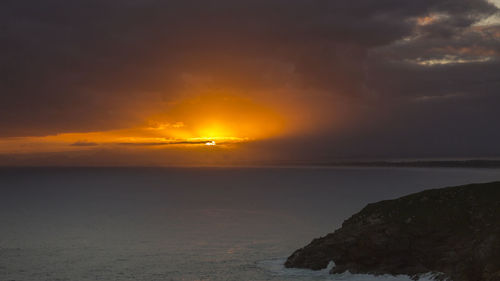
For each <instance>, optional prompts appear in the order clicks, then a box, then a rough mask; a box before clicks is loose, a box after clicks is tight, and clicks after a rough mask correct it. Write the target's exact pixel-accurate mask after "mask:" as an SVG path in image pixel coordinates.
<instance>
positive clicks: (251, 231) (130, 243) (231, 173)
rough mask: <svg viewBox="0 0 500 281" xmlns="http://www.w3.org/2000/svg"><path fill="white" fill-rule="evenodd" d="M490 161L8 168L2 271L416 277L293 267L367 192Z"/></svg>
mask: <svg viewBox="0 0 500 281" xmlns="http://www.w3.org/2000/svg"><path fill="white" fill-rule="evenodd" d="M495 180H500V170H494V169H402V168H373V169H368V168H335V169H333V168H332V169H330V168H184V169H182V168H58V169H56V168H31V169H0V192H1V196H0V280H26V281H30V280H34V281H36V280H44V281H45V280H59V281H61V280H113V281H114V280H144V281H153V280H187V281H188V280H189V281H192V280H234V281H237V280H409V279H408V278H406V277H404V276H400V277H389V276H380V277H372V276H366V275H350V274H343V275H335V276H330V275H328V274H327V273H326V272H325V271H319V272H313V271H308V270H285V269H284V268H283V267H282V262H283V260H284V259H285V258H286V257H287V256H288V255H289V254H291V253H292V252H293V251H294V250H295V249H297V248H300V247H302V246H304V245H305V244H307V243H308V242H309V241H310V240H312V239H313V238H315V237H319V236H322V235H324V234H326V233H328V232H331V231H333V230H334V229H335V228H337V227H339V226H340V224H341V223H342V221H343V220H344V219H346V218H348V217H349V216H350V215H352V214H353V213H355V212H357V211H359V210H360V209H361V208H362V207H363V206H364V205H365V204H367V203H369V202H374V201H379V200H383V199H390V198H395V197H399V196H402V195H406V194H408V193H412V192H417V191H420V190H423V189H428V188H437V187H444V186H451V185H460V184H467V183H472V182H488V181H495Z"/></svg>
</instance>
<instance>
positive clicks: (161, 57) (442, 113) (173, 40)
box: [0, 0, 500, 155]
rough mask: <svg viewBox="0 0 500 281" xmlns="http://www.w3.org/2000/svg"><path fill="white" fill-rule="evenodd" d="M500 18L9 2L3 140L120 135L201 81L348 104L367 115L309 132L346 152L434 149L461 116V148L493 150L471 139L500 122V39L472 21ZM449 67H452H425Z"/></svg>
mask: <svg viewBox="0 0 500 281" xmlns="http://www.w3.org/2000/svg"><path fill="white" fill-rule="evenodd" d="M496 12H498V11H497V9H496V8H495V7H494V6H493V5H492V4H489V3H488V2H486V1H480V0H420V1H414V0H404V1H403V0H384V1H380V0H360V1H327V0H323V1H309V0H308V1H305V0H303V1H298V0H286V1H285V0H279V1H278V0H276V1H229V0H227V1H192V0H183V1H153V0H149V1H138V0H137V1H131V0H127V1H123V0H120V1H118V0H116V1H111V0H109V1H92V0H90V1H55V0H49V1H34V0H32V1H23V0H15V1H9V0H4V1H2V2H1V3H0V43H1V44H0V54H1V57H0V77H1V78H0V79H1V82H0V128H1V130H0V136H29V135H46V134H55V133H61V132H85V131H96V130H106V129H115V128H120V127H125V126H128V125H129V124H130V123H131V122H135V121H137V116H136V115H135V112H137V111H140V110H141V109H142V108H143V107H144V108H146V107H148V106H149V104H150V103H162V102H165V103H167V102H168V101H170V100H172V99H174V98H175V97H176V95H177V94H178V93H179V92H180V91H182V89H183V87H184V86H185V83H186V81H185V80H186V77H190V75H193V76H197V75H200V76H209V77H210V79H211V81H213V84H216V85H222V87H235V88H240V89H245V90H246V91H252V90H256V91H258V90H262V89H264V90H266V89H273V88H280V87H282V86H283V85H285V84H287V83H292V85H293V87H295V88H297V89H298V91H297V92H298V93H300V92H301V89H302V90H303V95H308V93H309V92H310V91H324V92H326V93H328V95H331V96H337V95H338V96H342V97H345V98H347V99H352V103H351V104H354V105H353V107H355V108H361V112H360V113H359V116H358V117H357V118H358V119H359V122H358V123H355V124H353V125H352V126H353V128H350V129H349V130H348V131H344V132H335V133H329V132H323V133H322V135H321V136H318V137H317V138H315V137H313V139H314V140H313V142H314V143H316V144H317V143H318V142H319V143H321V142H324V143H325V146H328V144H330V143H332V142H335V141H337V142H339V143H341V142H345V143H346V144H345V145H344V146H345V147H346V148H345V151H349V150H350V149H349V148H347V147H348V146H349V144H348V143H352V145H356V146H358V147H365V150H367V151H366V153H371V152H370V151H374V152H373V154H376V153H378V152H377V151H379V150H383V149H381V148H376V147H375V148H373V150H371V148H370V147H371V146H376V145H375V144H373V145H368V143H373V142H376V141H377V139H391V138H393V139H400V140H401V141H403V142H411V144H408V146H407V147H406V146H401V147H399V149H400V150H405V149H407V148H408V149H412V150H414V151H418V152H419V153H420V152H421V151H422V150H425V147H427V145H426V144H427V143H429V144H430V146H428V147H429V149H430V150H432V151H434V152H435V153H438V154H439V151H440V150H441V149H442V148H443V147H446V145H447V143H448V142H446V139H447V138H446V136H445V137H443V138H439V137H438V136H436V137H435V138H434V137H432V139H430V140H429V139H428V138H430V137H426V138H424V139H420V140H415V138H414V134H415V133H416V132H420V134H434V133H435V132H434V131H433V130H434V129H432V128H430V127H431V126H430V125H431V124H438V125H439V126H436V129H435V130H437V131H442V130H440V129H439V128H448V127H449V126H452V124H453V123H455V122H459V121H457V120H462V121H463V119H465V120H466V121H464V122H465V124H467V126H466V128H467V130H468V131H460V130H452V131H450V133H454V134H458V135H459V138H461V139H464V141H463V143H462V145H460V144H457V145H456V146H453V147H454V148H453V151H459V150H460V147H462V148H464V147H479V146H480V143H481V142H482V141H488V142H489V143H495V142H497V143H498V142H499V141H500V136H498V134H493V135H492V136H491V140H483V139H482V138H479V137H475V134H476V133H479V132H485V131H488V132H489V131H490V130H489V129H488V128H489V127H487V125H486V124H485V122H486V120H490V121H491V119H488V118H493V119H494V120H496V121H498V120H500V118H499V116H498V114H497V113H496V112H498V110H496V109H495V106H494V105H500V97H499V96H498V93H497V92H498V90H499V89H500V87H499V84H498V83H499V82H498V81H499V79H498V78H499V77H498V73H500V72H499V68H500V63H499V59H498V58H499V48H500V43H499V40H500V38H499V36H500V35H499V33H500V31H499V29H498V27H489V29H488V28H483V29H478V28H474V27H473V26H472V25H473V24H474V23H476V22H478V21H479V20H481V19H483V18H486V17H488V16H490V15H492V14H493V13H496ZM433 15H434V16H437V17H436V19H435V20H433V21H432V22H430V23H429V24H425V25H419V22H418V20H417V18H423V17H426V16H433ZM450 56H451V57H450ZM486 57H487V58H488V61H484V60H481V59H483V58H486ZM444 59H447V60H452V63H446V64H440V65H424V63H425V62H428V61H431V60H441V62H443V61H444ZM453 60H455V61H461V63H453ZM463 61H466V63H463ZM475 61H476V62H475ZM419 63H420V64H419ZM290 73H291V74H290ZM290 80H292V81H290ZM279 98H282V99H286V98H287V97H286V96H283V97H279ZM470 107H474V109H470ZM479 108H481V109H479ZM388 112H389V113H390V114H389V113H388ZM464 112H469V113H470V114H469V115H467V116H468V117H464V114H463V113H464ZM365 120H374V121H373V122H375V123H374V124H372V123H370V122H368V121H365ZM412 120H413V121H412ZM462 121H460V122H462ZM425 127H427V129H425ZM342 133H345V134H348V137H345V136H343V137H339V134H342ZM354 136H356V137H358V138H357V140H356V142H349V141H346V140H344V139H352V138H354ZM441 140H442V141H443V142H442V143H441ZM482 147H484V146H481V148H482ZM368 150H370V151H368ZM495 152H496V153H499V151H498V149H496V150H495ZM331 153H332V155H335V153H336V152H331ZM450 153H451V152H450ZM380 154H383V153H382V152H380Z"/></svg>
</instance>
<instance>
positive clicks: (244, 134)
mask: <svg viewBox="0 0 500 281" xmlns="http://www.w3.org/2000/svg"><path fill="white" fill-rule="evenodd" d="M144 120H145V121H144V122H143V125H142V126H134V127H131V128H127V129H120V130H111V131H103V132H87V133H62V134H58V135H51V136H44V137H21V138H10V139H0V152H9V153H19V152H21V153H24V152H26V153H29V152H47V151H71V150H88V149H95V148H102V147H109V146H119V147H124V148H125V147H129V148H132V147H135V148H138V147H144V148H146V147H150V148H159V147H162V148H167V147H179V146H183V147H190V146H213V145H216V144H217V145H218V146H222V147H230V146H231V145H233V144H238V143H245V142H250V141H254V140H258V139H264V138H269V137H274V136H277V135H279V134H281V133H282V132H283V130H284V121H283V118H282V117H281V116H279V115H278V114H277V113H276V112H275V111H273V110H272V109H270V108H268V107H266V106H264V105H262V104H258V103H256V102H255V101H252V100H249V99H246V98H244V97H240V96H235V95H229V94H204V95H200V96H197V97H194V98H188V99H184V100H181V101H179V102H177V103H176V104H175V105H174V106H172V107H170V108H167V109H165V111H164V112H160V113H156V114H153V115H151V116H149V117H147V118H145V119H144Z"/></svg>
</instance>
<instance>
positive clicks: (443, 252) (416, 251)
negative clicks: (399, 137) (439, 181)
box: [285, 182, 500, 281]
mask: <svg viewBox="0 0 500 281" xmlns="http://www.w3.org/2000/svg"><path fill="white" fill-rule="evenodd" d="M330 261H333V262H334V263H335V267H334V268H333V269H332V270H331V273H342V272H345V271H350V272H351V273H367V274H376V275H378V274H392V275H398V274H407V275H410V276H412V277H414V278H415V279H418V277H419V276H420V275H421V274H424V273H428V272H433V273H439V275H437V276H439V277H441V278H449V279H452V280H454V281H500V182H493V183H485V184H470V185H464V186H457V187H447V188H442V189H432V190H426V191H422V192H419V193H415V194H411V195H408V196H404V197H401V198H398V199H394V200H387V201H381V202H378V203H373V204H368V205H367V206H366V207H365V208H363V210H361V211H360V212H359V213H357V214H355V215H353V216H352V217H350V218H349V219H347V220H346V221H344V223H343V224H342V227H341V228H340V229H338V230H336V231H335V232H333V233H330V234H328V235H326V236H325V237H322V238H318V239H314V240H313V241H312V242H311V243H310V244H309V245H307V246H305V247H304V248H302V249H299V250H297V251H295V252H294V253H293V254H292V255H291V256H290V257H288V259H287V261H286V263H285V266H286V267H288V268H291V267H293V268H308V269H313V270H319V269H323V268H326V266H327V265H328V263H329V262H330Z"/></svg>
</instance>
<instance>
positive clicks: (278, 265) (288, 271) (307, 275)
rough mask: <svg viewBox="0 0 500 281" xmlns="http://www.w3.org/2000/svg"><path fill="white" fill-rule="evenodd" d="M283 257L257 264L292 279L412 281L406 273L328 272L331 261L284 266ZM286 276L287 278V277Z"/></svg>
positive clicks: (426, 278)
mask: <svg viewBox="0 0 500 281" xmlns="http://www.w3.org/2000/svg"><path fill="white" fill-rule="evenodd" d="M285 261H286V259H285V258H273V259H268V260H262V261H258V262H257V266H258V267H259V268H261V269H263V270H265V271H267V272H268V273H269V274H270V275H274V276H281V277H285V278H286V279H293V280H346V281H413V279H412V278H411V277H410V276H408V275H396V276H393V275H389V274H384V275H371V274H353V273H350V272H349V271H347V272H344V273H341V274H330V273H329V272H330V269H332V268H333V267H334V266H335V263H334V262H333V261H332V262H330V263H329V264H328V266H327V267H326V268H325V269H322V270H310V269H299V268H286V267H285V266H284V264H285ZM433 276H434V274H431V273H427V274H424V275H422V276H421V277H420V279H419V281H433V280H434V278H433ZM287 277H288V278H287Z"/></svg>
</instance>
